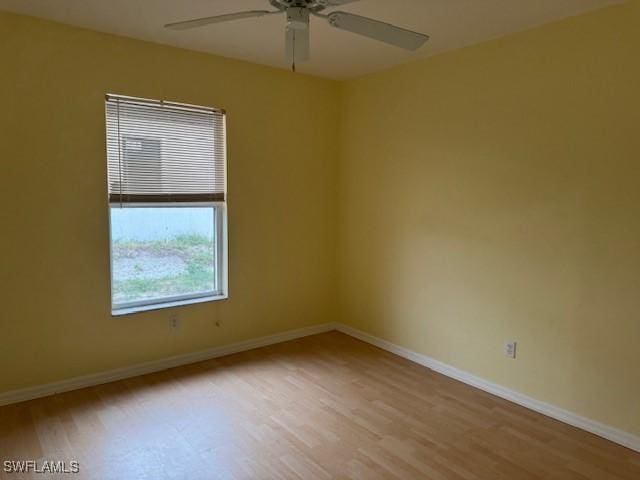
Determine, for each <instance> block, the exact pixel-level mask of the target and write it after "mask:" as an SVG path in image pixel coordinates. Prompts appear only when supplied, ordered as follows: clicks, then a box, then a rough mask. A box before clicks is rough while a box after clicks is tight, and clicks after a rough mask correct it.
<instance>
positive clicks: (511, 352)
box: [504, 340, 518, 358]
mask: <svg viewBox="0 0 640 480" xmlns="http://www.w3.org/2000/svg"><path fill="white" fill-rule="evenodd" d="M517 345H518V344H517V343H516V342H515V341H514V340H507V341H506V342H505V343H504V356H505V357H507V358H516V346H517Z"/></svg>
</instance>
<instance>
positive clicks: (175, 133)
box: [106, 95, 226, 203]
mask: <svg viewBox="0 0 640 480" xmlns="http://www.w3.org/2000/svg"><path fill="white" fill-rule="evenodd" d="M106 115H107V159H108V182H109V201H110V202H111V203H156V202H170V203H176V202H219V201H225V186H226V181H225V159H226V145H225V141H226V137H225V114H224V112H223V111H221V110H215V109H212V108H205V107H196V106H192V105H184V104H178V103H170V102H164V101H154V100H145V99H138V98H131V97H122V96H116V95H107V98H106Z"/></svg>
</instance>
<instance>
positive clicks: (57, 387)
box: [0, 323, 335, 405]
mask: <svg viewBox="0 0 640 480" xmlns="http://www.w3.org/2000/svg"><path fill="white" fill-rule="evenodd" d="M331 330H335V325H334V324H332V323H327V324H323V325H315V326H313V327H307V328H301V329H298V330H289V331H287V332H283V333H278V334H275V335H269V336H266V337H260V338H254V339H250V340H245V341H242V342H238V343H233V344H231V345H225V346H222V347H214V348H209V349H207V350H201V351H198V352H193V353H186V354H184V355H177V356H175V357H169V358H163V359H160V360H154V361H151V362H145V363H139V364H137V365H132V366H131V367H124V368H117V369H115V370H109V371H106V372H100V373H93V374H90V375H83V376H80V377H74V378H70V379H68V380H61V381H59V382H53V383H47V384H45V385H38V386H35V387H27V388H23V389H20V390H13V391H9V392H5V393H0V405H8V404H11V403H18V402H24V401H26V400H33V399H34V398H39V397H46V396H48V395H53V394H56V393H62V392H68V391H71V390H77V389H80V388H86V387H92V386H94V385H100V384H103V383H109V382H114V381H116V380H122V379H125V378H130V377H137V376H139V375H146V374H148V373H153V372H159V371H161V370H166V369H168V368H174V367H179V366H181V365H187V364H190V363H196V362H202V361H204V360H209V359H212V358H217V357H222V356H224V355H230V354H232V353H238V352H244V351H246V350H252V349H254V348H259V347H265V346H267V345H273V344H276V343H282V342H287V341H289V340H295V339H296V338H302V337H307V336H309V335H316V334H319V333H325V332H329V331H331Z"/></svg>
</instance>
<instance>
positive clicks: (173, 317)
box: [169, 313, 180, 330]
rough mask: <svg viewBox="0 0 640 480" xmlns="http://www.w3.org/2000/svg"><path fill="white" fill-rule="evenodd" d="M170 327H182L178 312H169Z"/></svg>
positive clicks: (174, 328) (175, 328)
mask: <svg viewBox="0 0 640 480" xmlns="http://www.w3.org/2000/svg"><path fill="white" fill-rule="evenodd" d="M169 328H170V329H171V330H179V329H180V316H179V315H178V314H177V313H171V314H169Z"/></svg>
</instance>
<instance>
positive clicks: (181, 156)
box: [106, 95, 227, 315]
mask: <svg viewBox="0 0 640 480" xmlns="http://www.w3.org/2000/svg"><path fill="white" fill-rule="evenodd" d="M106 116H107V165H108V193H109V210H110V225H111V228H110V243H111V308H112V313H113V314H114V315H121V314H125V313H132V312H136V311H142V310H151V309H156V308H162V307H167V306H174V305H179V304H184V303H194V302H201V301H207V300H215V299H221V298H226V295H227V277H226V271H227V266H226V218H227V206H226V178H225V168H226V165H225V164H226V145H225V142H226V138H225V115H224V112H222V111H220V110H216V109H212V108H205V107H196V106H192V105H184V104H178V103H171V102H164V101H154V100H145V99H138V98H131V97H122V96H116V95H107V99H106Z"/></svg>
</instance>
